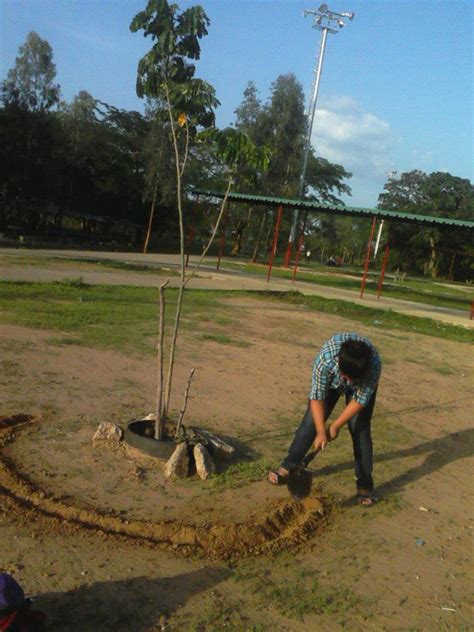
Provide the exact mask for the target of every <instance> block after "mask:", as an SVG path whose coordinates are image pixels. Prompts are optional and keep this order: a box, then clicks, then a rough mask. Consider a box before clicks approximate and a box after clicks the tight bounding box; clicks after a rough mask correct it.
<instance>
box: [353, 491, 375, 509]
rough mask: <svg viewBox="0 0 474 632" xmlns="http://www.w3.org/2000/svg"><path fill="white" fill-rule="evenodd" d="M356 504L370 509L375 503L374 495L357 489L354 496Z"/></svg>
mask: <svg viewBox="0 0 474 632" xmlns="http://www.w3.org/2000/svg"><path fill="white" fill-rule="evenodd" d="M356 500H357V504H358V505H362V506H363V507H371V506H372V505H373V504H375V503H376V502H377V498H376V497H375V496H374V493H373V492H372V491H370V490H368V489H358V490H357V496H356Z"/></svg>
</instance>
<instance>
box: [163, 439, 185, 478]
mask: <svg viewBox="0 0 474 632" xmlns="http://www.w3.org/2000/svg"><path fill="white" fill-rule="evenodd" d="M188 470H189V455H188V446H187V445H186V444H185V443H179V444H178V445H177V446H176V450H175V451H174V452H173V454H172V455H171V456H170V458H169V460H168V462H167V463H166V466H165V476H166V478H186V476H187V475H188Z"/></svg>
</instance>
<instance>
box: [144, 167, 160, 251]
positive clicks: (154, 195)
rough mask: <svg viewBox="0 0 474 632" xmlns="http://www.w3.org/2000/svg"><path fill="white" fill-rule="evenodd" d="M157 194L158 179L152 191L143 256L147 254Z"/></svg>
mask: <svg viewBox="0 0 474 632" xmlns="http://www.w3.org/2000/svg"><path fill="white" fill-rule="evenodd" d="M157 193H158V177H157V179H156V183H155V190H154V191H153V200H152V203H151V209H150V219H149V220H148V229H147V232H146V237H145V243H144V244H143V253H144V254H146V253H147V250H148V242H149V241H150V235H151V227H152V225H153V217H154V215H155V205H156V196H157Z"/></svg>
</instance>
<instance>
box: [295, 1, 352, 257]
mask: <svg viewBox="0 0 474 632" xmlns="http://www.w3.org/2000/svg"><path fill="white" fill-rule="evenodd" d="M307 15H314V16H315V19H314V23H313V28H316V29H318V30H319V31H321V32H322V36H321V44H320V47H319V53H318V56H317V58H316V59H317V64H316V71H315V78H314V85H313V90H312V95H311V100H310V103H309V107H308V117H307V118H308V124H307V127H306V136H305V141H304V148H303V161H302V165H301V173H300V181H299V187H298V197H299V198H302V197H303V193H304V185H305V178H306V167H307V166H308V155H309V149H310V147H311V134H312V132H313V123H314V115H315V114H316V103H317V101H318V93H319V84H320V82H321V72H322V68H323V62H324V53H325V51H326V41H327V36H328V33H337V32H338V30H337V29H336V28H335V26H336V25H337V26H338V27H339V28H342V27H343V26H344V24H345V21H344V18H349V20H353V19H354V13H347V12H345V13H335V12H334V11H330V10H329V8H328V6H327V4H322V5H321V6H320V7H319V9H318V10H317V11H304V16H305V17H306V16H307ZM297 226H298V209H295V210H294V211H293V223H292V225H291V230H290V235H289V238H288V245H287V248H286V253H285V261H284V264H283V265H284V266H285V267H288V266H289V265H290V259H291V252H292V249H293V243H294V241H295V237H296V229H297Z"/></svg>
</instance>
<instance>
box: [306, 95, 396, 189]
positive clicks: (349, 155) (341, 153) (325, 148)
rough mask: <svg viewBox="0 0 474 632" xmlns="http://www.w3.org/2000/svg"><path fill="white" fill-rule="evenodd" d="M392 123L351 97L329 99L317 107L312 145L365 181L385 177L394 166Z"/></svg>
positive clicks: (323, 155)
mask: <svg viewBox="0 0 474 632" xmlns="http://www.w3.org/2000/svg"><path fill="white" fill-rule="evenodd" d="M393 142H394V139H393V135H392V132H391V130H390V125H389V124H388V123H387V122H386V121H383V120H381V119H380V118H378V117H377V116H376V115H375V114H372V113H370V112H366V111H364V110H363V109H362V107H361V106H360V104H359V103H357V101H355V100H354V99H352V98H351V97H346V96H339V97H332V98H330V99H326V100H325V101H324V102H323V103H322V106H321V107H318V109H317V110H316V115H315V121H314V126H313V134H312V144H313V147H314V148H315V150H316V155H318V156H322V157H323V158H327V159H328V160H330V161H331V162H337V163H339V164H341V165H343V167H344V168H345V169H346V170H347V171H351V172H352V173H353V174H354V178H360V179H364V180H369V179H370V180H372V181H373V180H377V181H380V179H381V178H383V179H385V174H386V173H387V172H388V171H390V170H392V169H393V162H392V158H391V150H392V146H393Z"/></svg>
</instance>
